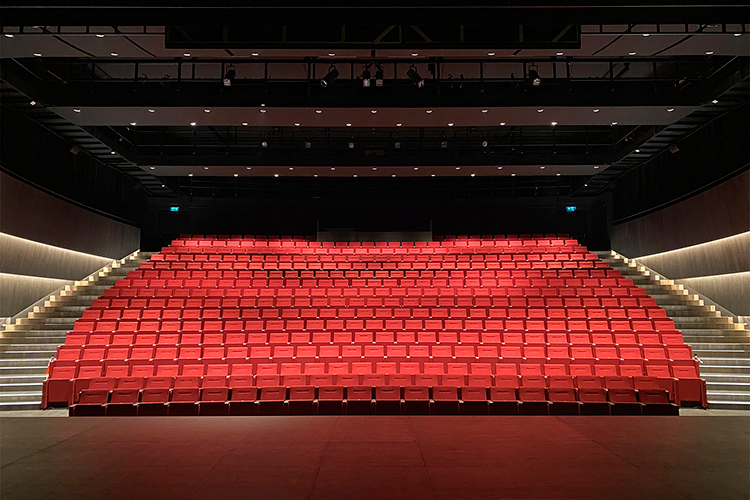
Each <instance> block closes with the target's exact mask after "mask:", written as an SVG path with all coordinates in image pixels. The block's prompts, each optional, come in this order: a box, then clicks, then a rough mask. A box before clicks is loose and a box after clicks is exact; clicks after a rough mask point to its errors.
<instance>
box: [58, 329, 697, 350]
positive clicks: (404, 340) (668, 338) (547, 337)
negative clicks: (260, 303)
mask: <svg viewBox="0 0 750 500" xmlns="http://www.w3.org/2000/svg"><path fill="white" fill-rule="evenodd" d="M157 339H158V340H157ZM188 339H189V341H188ZM196 339H197V341H196ZM481 340H482V342H481V343H480V334H479V333H477V332H460V333H456V332H439V333H437V334H436V333H434V332H419V333H417V334H416V335H415V334H414V333H413V332H396V333H395V334H394V332H376V333H373V332H356V333H351V332H335V333H330V332H318V333H312V334H311V333H286V332H285V333H278V332H277V333H249V334H248V333H245V332H235V333H219V332H214V333H211V332H210V331H206V332H204V333H198V332H191V333H176V332H168V333H159V334H157V333H156V332H152V333H134V332H124V333H114V334H112V333H111V332H104V333H102V332H99V333H96V332H71V333H70V334H68V335H67V336H66V338H65V344H64V345H88V344H92V345H156V344H187V343H192V344H196V345H202V344H226V345H287V344H290V345H305V344H312V345H326V344H333V345H345V344H356V345H368V344H380V345H389V344H399V345H410V344H415V345H416V344H425V345H432V344H448V345H452V344H462V345H465V346H470V347H472V348H474V347H476V348H477V349H486V348H487V347H488V346H489V347H491V348H493V349H494V348H496V347H497V346H498V345H517V346H522V345H551V346H556V345H562V346H566V345H596V346H601V347H604V346H621V347H627V346H660V345H684V343H683V340H682V334H681V333H679V332H672V333H659V334H657V333H641V334H637V335H636V334H632V333H627V334H622V333H616V334H614V335H612V334H610V333H592V334H589V333H546V332H544V333H532V332H526V333H514V332H505V333H502V334H498V333H482V334H481ZM493 346H494V347H493ZM688 347H689V346H688Z"/></svg>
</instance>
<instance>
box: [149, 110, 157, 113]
mask: <svg viewBox="0 0 750 500" xmlns="http://www.w3.org/2000/svg"><path fill="white" fill-rule="evenodd" d="M155 111H156V110H155V109H149V110H148V112H149V113H154V112H155Z"/></svg>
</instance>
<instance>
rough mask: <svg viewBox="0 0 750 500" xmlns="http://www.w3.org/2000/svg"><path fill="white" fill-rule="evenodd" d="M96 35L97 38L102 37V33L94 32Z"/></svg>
mask: <svg viewBox="0 0 750 500" xmlns="http://www.w3.org/2000/svg"><path fill="white" fill-rule="evenodd" d="M96 37H97V38H104V35H102V34H101V33H97V34H96Z"/></svg>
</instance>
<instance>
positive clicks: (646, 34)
mask: <svg viewBox="0 0 750 500" xmlns="http://www.w3.org/2000/svg"><path fill="white" fill-rule="evenodd" d="M643 36H645V37H648V36H651V33H643Z"/></svg>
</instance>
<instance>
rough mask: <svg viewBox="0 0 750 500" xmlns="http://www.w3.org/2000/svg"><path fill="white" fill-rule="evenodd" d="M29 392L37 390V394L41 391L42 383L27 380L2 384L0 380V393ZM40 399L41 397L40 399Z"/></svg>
mask: <svg viewBox="0 0 750 500" xmlns="http://www.w3.org/2000/svg"><path fill="white" fill-rule="evenodd" d="M22 392H25V393H30V392H38V393H39V394H41V393H42V383H41V382H38V383H37V382H27V383H16V384H4V383H2V382H0V394H5V393H22ZM40 401H41V399H40Z"/></svg>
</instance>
